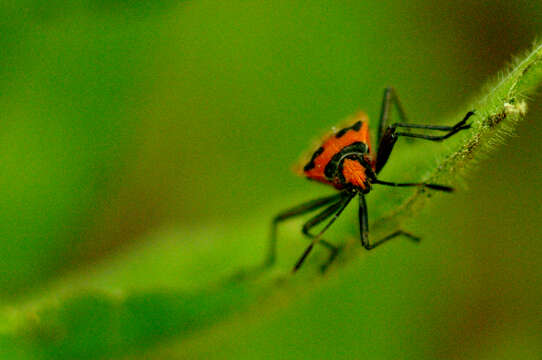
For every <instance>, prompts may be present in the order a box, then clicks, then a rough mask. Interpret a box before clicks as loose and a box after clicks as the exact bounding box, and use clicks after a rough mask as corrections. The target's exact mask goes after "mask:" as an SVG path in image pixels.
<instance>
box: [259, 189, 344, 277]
mask: <svg viewBox="0 0 542 360" xmlns="http://www.w3.org/2000/svg"><path fill="white" fill-rule="evenodd" d="M342 196H343V195H342V194H341V193H339V194H334V195H331V196H326V197H324V198H319V199H315V200H311V201H308V202H306V203H303V204H301V205H298V206H295V207H293V208H290V209H287V210H285V211H283V212H281V213H279V214H277V215H276V216H275V217H274V218H273V221H272V223H271V236H270V239H269V250H268V252H267V258H266V260H265V262H264V267H269V266H271V265H273V264H274V263H275V260H276V253H277V227H278V224H279V223H281V222H282V221H284V220H287V219H290V218H293V217H296V216H301V215H303V214H306V213H308V212H311V211H314V210H317V209H319V208H321V207H323V206H325V205H328V204H330V203H333V202H337V201H339V200H340V199H341V197H342Z"/></svg>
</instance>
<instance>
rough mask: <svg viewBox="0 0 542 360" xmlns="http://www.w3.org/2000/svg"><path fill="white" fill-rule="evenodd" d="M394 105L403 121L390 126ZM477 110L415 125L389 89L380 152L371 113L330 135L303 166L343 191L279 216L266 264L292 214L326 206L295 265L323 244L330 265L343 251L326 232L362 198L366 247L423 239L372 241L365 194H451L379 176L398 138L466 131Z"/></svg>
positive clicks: (315, 219) (307, 231)
mask: <svg viewBox="0 0 542 360" xmlns="http://www.w3.org/2000/svg"><path fill="white" fill-rule="evenodd" d="M392 105H394V106H395V109H396V110H397V113H398V115H399V117H400V120H401V122H399V123H393V124H391V125H388V120H389V118H390V111H391V106H392ZM473 114H474V111H469V112H468V113H467V114H466V115H465V117H464V118H463V120H461V121H459V122H458V123H457V124H455V125H453V126H441V125H422V124H409V123H408V122H407V119H406V116H405V112H404V111H403V108H402V106H401V103H400V102H399V100H398V98H397V95H396V92H395V90H394V89H393V88H391V87H390V88H386V90H385V91H384V99H383V100H382V108H381V113H380V121H379V125H378V134H377V140H378V146H377V148H376V151H374V150H373V149H372V148H371V146H370V137H369V127H368V117H367V115H366V114H365V113H363V112H360V113H358V114H357V115H356V116H355V117H354V121H352V122H351V124H349V126H346V127H344V128H342V129H340V130H338V131H336V132H334V133H332V134H331V135H329V136H328V137H326V138H324V140H323V142H322V144H321V146H320V147H319V148H318V149H317V150H316V151H315V152H314V153H313V154H312V157H311V158H310V160H309V161H308V162H307V163H306V165H305V166H304V167H303V170H302V174H303V175H304V176H306V177H307V178H308V179H310V180H315V181H318V182H321V183H324V184H328V185H331V186H333V187H335V189H337V190H339V192H338V193H337V194H334V195H331V196H327V197H323V198H318V199H315V200H311V201H308V202H305V203H303V204H300V205H298V206H295V207H292V208H290V209H287V210H285V211H283V212H281V213H279V214H278V215H276V216H275V217H274V218H273V221H272V226H271V237H270V246H269V252H268V255H267V258H266V261H265V264H264V267H268V266H271V265H272V264H273V263H274V262H275V259H276V243H277V227H278V225H279V224H280V223H281V222H283V221H285V220H287V219H290V218H293V217H296V216H300V215H303V214H306V213H309V212H312V211H316V210H318V209H321V208H323V207H325V209H324V210H323V211H321V212H320V213H319V214H317V215H316V216H314V217H313V218H311V219H310V220H308V221H307V222H306V223H305V224H304V225H303V228H302V232H303V234H304V235H305V236H307V237H308V238H309V239H310V240H311V243H310V244H309V246H308V247H307V248H306V250H305V251H304V252H303V254H302V255H301V257H300V258H299V260H298V261H297V262H296V263H295V265H294V268H293V272H295V271H297V270H298V269H299V268H300V267H301V265H302V264H303V262H304V261H305V259H306V258H307V256H308V255H309V253H310V252H311V250H312V249H313V247H314V245H315V244H317V243H319V244H321V245H323V246H324V247H326V248H327V249H328V250H329V251H330V257H329V259H328V261H327V262H326V264H324V265H323V266H322V269H323V270H325V268H326V267H327V266H328V265H329V264H330V263H331V262H332V261H333V260H334V258H335V257H336V255H337V253H338V250H339V249H338V247H336V246H335V245H333V244H331V243H329V242H327V241H326V240H324V239H322V238H321V236H322V234H323V233H324V232H325V231H326V230H327V229H329V227H330V226H331V225H332V224H333V223H334V222H335V220H337V218H338V217H339V215H341V213H342V212H343V210H344V209H345V208H346V206H347V205H348V204H349V203H350V201H351V200H352V199H353V198H354V197H355V196H358V198H359V227H360V237H361V245H362V246H363V247H364V248H365V249H367V250H371V249H374V248H376V247H377V246H379V245H382V244H383V243H384V242H386V241H389V240H391V239H393V238H395V237H397V236H399V235H403V236H406V237H408V238H410V239H411V240H413V241H419V238H418V237H416V236H413V235H411V234H409V233H407V232H405V231H402V230H398V231H395V232H394V233H392V234H390V235H388V236H386V237H384V238H383V239H380V240H378V241H376V242H374V243H371V242H370V241H369V236H368V235H369V223H368V219H367V204H366V202H365V195H366V194H367V193H369V192H370V191H371V187H372V185H384V186H396V187H413V186H417V187H425V188H429V189H433V190H438V191H444V192H451V191H453V189H452V188H451V187H449V186H445V185H438V184H428V183H423V182H418V183H413V182H412V183H395V182H389V181H384V180H380V179H379V178H378V174H379V173H380V171H381V170H382V168H383V167H384V166H385V165H386V163H387V162H388V159H389V157H390V154H391V152H392V150H393V147H394V145H395V143H396V142H397V140H398V139H399V138H400V137H409V138H418V139H425V140H430V141H441V140H444V139H447V138H449V137H450V136H452V135H454V134H456V133H458V132H459V131H461V130H465V129H468V128H470V125H469V124H467V120H468V119H469V118H470V117H471V116H472V115H473ZM411 129H424V130H431V131H437V132H442V133H444V134H442V135H426V134H422V133H412V132H410V130H411ZM328 219H329V221H328V222H327V223H326V224H325V226H324V227H323V228H322V229H321V230H320V231H319V232H318V233H316V234H313V233H312V232H311V229H313V228H314V227H315V226H317V225H318V224H320V223H322V222H324V221H326V220H328Z"/></svg>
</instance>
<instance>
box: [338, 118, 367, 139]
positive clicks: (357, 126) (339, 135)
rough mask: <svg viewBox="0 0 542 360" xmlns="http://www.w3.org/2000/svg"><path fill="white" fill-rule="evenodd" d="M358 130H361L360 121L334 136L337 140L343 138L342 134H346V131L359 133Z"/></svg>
mask: <svg viewBox="0 0 542 360" xmlns="http://www.w3.org/2000/svg"><path fill="white" fill-rule="evenodd" d="M359 129H361V121H357V122H356V123H355V124H354V125H352V126H349V127H345V128H344V129H341V130H339V132H337V133H336V134H335V137H336V138H337V139H338V138H340V137H342V136H344V134H346V133H347V132H348V130H354V131H359Z"/></svg>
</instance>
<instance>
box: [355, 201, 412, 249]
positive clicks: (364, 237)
mask: <svg viewBox="0 0 542 360" xmlns="http://www.w3.org/2000/svg"><path fill="white" fill-rule="evenodd" d="M359 227H360V235H361V245H362V246H363V247H364V248H365V249H367V250H372V249H374V248H375V247H377V246H379V245H382V244H383V243H385V242H386V241H388V240H391V239H393V238H395V237H397V236H399V235H404V236H406V237H408V238H409V239H410V240H412V241H416V242H419V241H420V238H419V237H416V236H414V235H412V234H409V233H407V232H406V231H403V230H397V231H396V232H394V233H392V234H390V235H388V236H386V237H385V238H383V239H380V240H378V241H377V242H375V243H373V244H371V243H370V242H369V222H368V221H367V203H366V202H365V196H364V195H363V194H361V193H360V194H359Z"/></svg>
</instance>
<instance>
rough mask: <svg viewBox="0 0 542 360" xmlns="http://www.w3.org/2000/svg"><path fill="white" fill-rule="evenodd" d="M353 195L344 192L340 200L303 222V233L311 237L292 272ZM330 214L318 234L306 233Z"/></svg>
mask: <svg viewBox="0 0 542 360" xmlns="http://www.w3.org/2000/svg"><path fill="white" fill-rule="evenodd" d="M343 194H344V193H343ZM353 197H354V194H351V193H346V195H343V198H342V200H340V201H339V202H337V203H335V204H333V205H331V206H329V207H328V208H326V209H325V210H324V211H322V212H321V213H320V214H318V215H316V216H315V217H313V218H312V219H310V220H309V221H307V222H306V223H305V225H303V233H304V234H306V235H308V236H310V237H311V238H312V241H311V243H310V245H309V246H308V247H307V249H305V252H303V255H301V257H300V258H299V260H298V261H297V262H296V264H295V266H294V268H293V272H296V271H297V270H298V269H299V268H300V267H301V265H303V262H304V261H305V259H306V258H307V256H308V255H309V253H310V252H311V250H312V248H313V247H314V245H315V244H316V243H318V241H319V240H320V237H321V236H322V234H323V233H324V232H325V231H326V230H327V229H328V228H329V227H330V226H331V224H333V223H334V222H335V220H337V218H338V217H339V215H341V213H342V212H343V210H344V209H345V208H346V206H347V205H348V203H349V202H350V200H352V198H353ZM330 216H332V218H331V220H330V221H329V222H328V223H327V224H326V225H325V226H324V228H323V229H322V230H320V232H319V233H318V234H316V235H312V234H308V232H309V230H310V229H311V228H313V227H314V226H316V225H318V224H320V223H321V222H323V221H324V220H326V219H328V218H329V217H330ZM329 245H331V244H329Z"/></svg>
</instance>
